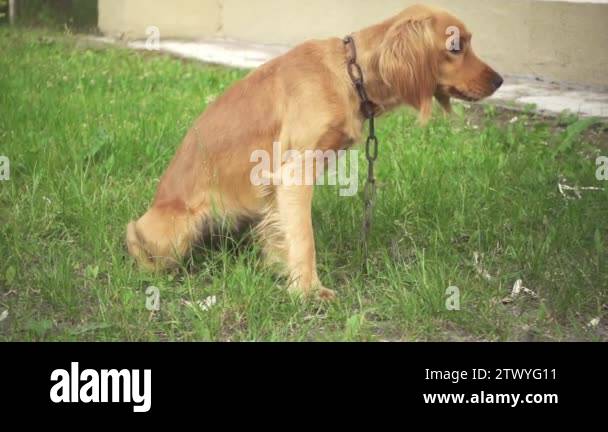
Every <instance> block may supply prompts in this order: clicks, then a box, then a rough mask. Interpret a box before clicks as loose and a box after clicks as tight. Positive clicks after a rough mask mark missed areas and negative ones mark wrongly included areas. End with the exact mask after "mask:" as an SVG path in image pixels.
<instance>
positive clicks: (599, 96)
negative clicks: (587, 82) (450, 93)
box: [95, 38, 608, 118]
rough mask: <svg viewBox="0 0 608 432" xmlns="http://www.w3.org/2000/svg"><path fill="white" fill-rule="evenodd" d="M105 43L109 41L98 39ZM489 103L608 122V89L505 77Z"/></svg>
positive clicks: (230, 52)
mask: <svg viewBox="0 0 608 432" xmlns="http://www.w3.org/2000/svg"><path fill="white" fill-rule="evenodd" d="M95 39H96V40H97V41H100V42H105V43H114V42H116V41H115V40H113V39H110V38H95ZM127 46H128V47H129V48H132V49H137V50H149V49H150V44H149V43H147V42H146V41H132V42H127ZM156 48H158V50H160V51H161V52H165V53H169V54H172V55H177V56H179V57H183V58H188V59H193V60H198V61H201V62H206V63H214V64H221V65H226V66H231V67H239V68H256V67H258V66H259V65H261V64H263V63H265V62H267V61H268V60H270V59H272V58H274V57H276V56H279V55H281V54H283V53H285V52H286V51H288V50H289V47H288V46H283V45H264V44H254V43H247V42H241V41H235V40H229V39H209V40H201V41H179V40H162V41H160V43H159V44H158V46H157V47H156ZM489 101H491V102H492V103H495V104H497V105H501V106H507V107H509V108H515V109H530V107H531V106H533V109H535V110H537V111H539V112H542V113H544V114H547V115H557V114H560V113H562V112H563V111H566V110H567V111H570V112H571V113H573V114H578V115H581V116H594V117H602V118H608V88H594V87H591V86H590V87H584V86H580V85H574V84H567V83H557V82H547V81H542V80H540V79H538V78H534V77H516V76H505V84H504V85H503V86H502V87H501V88H500V90H499V91H498V92H496V94H494V95H493V96H492V97H491V98H490V99H489Z"/></svg>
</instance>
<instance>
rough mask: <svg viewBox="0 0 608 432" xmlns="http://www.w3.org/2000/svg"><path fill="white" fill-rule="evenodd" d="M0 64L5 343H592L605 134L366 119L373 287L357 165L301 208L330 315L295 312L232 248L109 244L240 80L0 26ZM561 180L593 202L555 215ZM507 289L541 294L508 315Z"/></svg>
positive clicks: (601, 306) (600, 334) (0, 268)
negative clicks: (138, 249) (373, 186)
mask: <svg viewBox="0 0 608 432" xmlns="http://www.w3.org/2000/svg"><path fill="white" fill-rule="evenodd" d="M0 52H1V53H2V55H1V56H0V155H4V156H7V157H8V158H9V159H10V179H9V180H7V181H2V182H0V221H1V226H0V256H1V257H2V258H1V259H0V313H2V312H8V315H6V313H5V314H4V316H6V318H5V319H3V320H2V321H1V322H0V339H1V340H52V341H58V340H62V341H65V340H103V341H106V340H152V341H156V340H172V341H185V340H222V341H226V340H230V341H241V340H248V341H249V340H272V341H277V340H290V341H301V340H321V341H330V340H340V341H342V340H348V341H352V340H408V341H411V340H606V339H608V327H607V326H606V319H608V310H607V304H608V182H602V181H599V180H597V179H596V176H595V173H596V164H595V159H596V157H597V156H598V155H599V154H604V155H608V146H607V145H606V139H605V137H606V136H608V133H607V131H608V128H607V126H606V124H603V123H598V122H597V121H595V120H593V119H591V120H589V119H578V118H576V117H575V116H572V115H562V116H560V117H559V118H544V117H541V116H539V115H537V114H534V112H533V111H532V110H528V111H527V112H510V111H505V110H502V109H498V108H496V107H494V106H491V105H472V106H470V105H462V104H460V105H457V106H456V112H455V114H454V115H453V116H451V117H450V118H447V119H446V118H444V117H442V116H441V115H436V116H435V118H434V119H433V120H432V121H431V123H430V124H429V125H428V126H427V127H425V128H422V127H420V126H418V125H417V123H416V117H415V114H414V113H413V112H412V111H410V110H401V111H398V112H395V113H393V114H392V115H389V116H387V117H385V118H383V119H381V121H380V122H379V125H378V135H379V139H380V153H379V161H378V168H377V172H378V177H379V179H380V187H379V193H378V198H377V203H376V209H375V215H376V217H375V221H374V226H373V234H372V239H371V243H370V266H369V268H370V271H369V272H368V273H367V274H364V273H362V271H361V269H362V267H363V261H362V256H361V252H360V246H361V244H360V240H359V239H360V229H361V219H362V213H363V212H362V203H361V192H362V190H363V187H362V185H363V181H364V177H365V174H366V173H365V169H364V167H365V165H364V156H363V152H362V151H360V154H359V157H360V160H361V163H360V169H359V175H360V185H361V186H360V187H359V194H358V195H357V196H354V197H340V196H339V195H338V188H337V187H331V186H325V187H318V188H317V189H316V192H315V199H314V207H313V218H314V225H315V232H316V241H317V259H318V265H319V273H320V277H321V279H322V281H323V282H324V284H325V285H326V286H328V287H330V288H333V289H335V290H336V291H337V293H338V299H337V301H335V302H333V303H329V304H328V303H317V302H314V301H310V302H302V301H300V300H298V299H296V298H292V297H290V296H289V294H287V292H286V291H285V290H284V281H282V280H281V279H277V278H276V277H275V276H274V275H273V273H272V272H270V271H269V270H266V269H265V268H264V267H263V266H262V260H261V257H260V252H259V248H258V246H257V245H256V244H255V242H251V241H249V236H247V235H245V236H244V237H233V236H226V237H225V238H223V239H222V241H221V242H220V245H219V246H218V247H216V248H215V249H205V248H204V247H202V246H199V247H197V248H196V249H195V251H194V252H193V253H192V255H191V256H189V257H188V259H187V260H186V261H185V262H184V265H183V267H182V268H181V269H180V270H178V271H176V272H173V273H170V274H168V273H165V274H146V273H141V272H140V271H139V270H137V268H136V267H135V266H134V265H133V262H132V260H131V258H130V257H129V256H128V254H127V253H126V248H125V245H124V230H125V224H126V223H127V222H128V221H129V220H131V219H133V218H134V217H136V216H139V215H141V214H142V212H143V211H144V210H145V209H146V207H147V206H148V205H149V204H150V202H151V199H152V197H153V194H154V191H155V186H156V184H157V182H158V178H159V176H160V175H161V174H162V172H163V170H164V169H165V167H166V166H167V163H168V161H169V160H170V158H171V157H172V155H173V154H174V152H175V149H176V147H177V146H178V145H179V143H180V140H181V138H182V137H183V135H184V134H185V132H186V131H187V129H188V128H189V126H190V124H191V123H192V121H193V120H194V118H195V117H196V116H197V115H198V114H199V113H200V112H201V111H202V110H203V109H204V108H205V106H206V105H207V104H208V103H209V102H211V101H212V100H213V99H214V98H215V97H217V95H219V94H221V93H222V91H224V90H225V89H226V88H227V87H228V86H229V85H230V84H231V83H232V82H234V81H235V80H237V79H239V78H241V77H242V76H244V74H245V73H246V71H240V70H234V69H227V68H221V67H216V66H205V65H201V64H197V63H191V62H185V61H182V60H178V59H173V58H170V57H167V56H161V55H153V54H141V53H140V54H138V53H133V52H131V51H127V50H124V49H119V48H107V47H106V48H99V47H93V46H90V45H89V44H87V43H84V42H83V41H82V40H81V39H79V38H77V37H74V36H70V35H63V34H60V33H52V32H45V31H32V30H30V31H24V30H15V29H12V30H9V29H7V28H0ZM235 127H238V124H235ZM560 181H561V182H562V183H566V184H568V185H571V186H576V185H578V186H595V187H603V188H604V189H605V190H604V191H583V192H582V194H581V195H582V196H581V198H580V199H579V198H576V196H575V195H574V194H571V195H572V197H573V199H567V198H566V197H564V196H562V194H561V193H560V191H559V190H558V183H559V182H560ZM336 221H339V223H336ZM518 279H520V280H522V281H523V285H524V286H525V287H527V288H529V289H530V290H532V291H533V292H534V293H535V294H537V296H536V297H535V296H533V295H530V294H528V293H522V294H521V295H519V296H517V297H515V298H514V299H509V300H511V301H504V300H505V298H508V297H509V296H510V293H511V290H512V288H513V285H514V283H515V282H516V281H517V280H518ZM150 286H154V287H157V288H158V289H159V290H160V309H159V310H158V311H149V310H148V309H147V308H146V300H147V296H146V289H147V288H148V287H150ZM448 287H458V290H459V292H460V310H448V309H447V308H446V299H447V298H448V297H447V294H446V290H448ZM449 292H452V291H449ZM214 297H215V300H216V302H215V304H213V302H210V300H209V299H212V298H214ZM207 305H210V307H207ZM596 318H600V321H599V324H597V325H596V326H593V325H591V326H590V325H588V324H589V323H590V322H591V321H592V320H593V319H596Z"/></svg>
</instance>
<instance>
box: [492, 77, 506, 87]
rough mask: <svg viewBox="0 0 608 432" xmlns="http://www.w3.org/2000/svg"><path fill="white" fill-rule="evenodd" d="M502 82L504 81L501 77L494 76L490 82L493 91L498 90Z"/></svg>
mask: <svg viewBox="0 0 608 432" xmlns="http://www.w3.org/2000/svg"><path fill="white" fill-rule="evenodd" d="M503 82H505V81H504V80H503V79H502V77H501V76H500V75H498V74H496V76H495V77H494V79H493V80H492V85H493V86H494V90H498V89H499V88H500V86H501V85H502V83H503Z"/></svg>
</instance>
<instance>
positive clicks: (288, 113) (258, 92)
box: [126, 5, 503, 299]
mask: <svg viewBox="0 0 608 432" xmlns="http://www.w3.org/2000/svg"><path fill="white" fill-rule="evenodd" d="M351 37H352V45H354V46H355V47H356V52H357V63H358V65H359V66H360V69H361V74H362V77H361V78H362V79H363V85H364V88H365V91H366V94H367V96H368V98H369V100H370V101H371V103H372V104H373V109H374V114H375V115H376V116H377V115H382V114H384V113H386V112H389V111H391V110H393V109H395V108H396V107H398V106H401V105H409V106H411V107H413V108H415V109H416V110H418V111H419V118H420V122H421V123H422V124H424V123H426V122H427V120H428V119H429V117H430V116H431V113H432V107H433V100H434V99H436V100H437V101H438V102H439V104H440V105H441V107H442V108H443V109H444V110H445V111H446V112H448V113H449V112H450V111H451V105H450V98H457V99H463V100H467V101H478V100H481V99H483V98H485V97H487V96H490V95H491V94H493V93H494V92H495V91H496V90H497V89H498V88H499V87H500V86H501V85H502V82H503V79H502V77H501V76H500V75H499V74H498V73H496V72H495V71H494V70H493V69H492V68H491V67H489V66H488V65H487V64H485V63H484V62H482V61H481V60H480V59H479V58H478V57H477V56H476V55H475V53H474V52H473V48H472V46H471V33H470V32H469V31H468V29H467V28H466V26H465V25H464V24H463V23H462V22H461V21H460V20H459V19H457V18H456V17H454V16H453V15H451V14H450V13H448V12H446V11H444V10H442V9H438V8H434V7H428V6H423V5H416V6H412V7H409V8H407V9H405V10H404V11H402V12H401V13H399V14H398V15H396V16H394V17H392V18H390V19H388V20H386V21H384V22H381V23H379V24H377V25H373V26H371V27H368V28H365V29H363V30H361V31H358V32H355V33H353V34H352V35H351ZM450 38H451V39H450ZM350 50H352V47H350V48H349V47H348V46H347V44H346V43H345V42H344V40H342V39H339V38H331V39H327V40H314V41H309V42H305V43H303V44H301V45H299V46H297V47H295V48H293V49H292V50H290V51H288V52H287V53H285V54H284V55H282V56H280V57H277V58H275V59H273V60H271V61H269V62H267V63H265V64H263V65H262V66H260V67H259V68H258V69H256V70H254V71H253V72H251V73H250V74H249V75H248V76H246V77H245V78H244V79H242V80H241V81H238V82H237V83H235V84H234V85H233V86H232V87H231V88H230V89H229V90H227V91H226V92H225V93H224V94H223V95H222V96H220V97H219V98H218V99H217V100H215V101H214V102H213V103H212V104H211V105H209V106H208V108H207V109H206V110H205V111H204V113H203V114H201V116H200V117H199V118H198V119H197V120H196V121H195V123H194V125H193V126H192V128H191V129H190V130H189V131H188V132H187V134H186V136H185V138H184V140H183V142H182V144H181V146H180V147H179V149H178V150H177V153H176V154H175V156H174V158H173V160H172V161H171V163H170V164H169V167H168V168H167V170H166V171H165V173H164V175H163V176H162V178H161V180H160V183H159V185H158V188H157V191H156V196H155V198H154V201H153V204H152V206H151V208H150V209H149V210H148V211H147V212H146V213H145V214H144V215H143V216H142V217H141V218H140V219H139V220H137V221H135V222H130V223H129V224H128V226H127V236H126V241H127V247H128V250H129V253H130V254H131V255H132V256H133V257H134V258H135V259H136V260H137V262H138V263H139V265H140V266H141V267H142V268H144V269H149V270H153V271H157V270H162V269H166V268H170V267H172V266H176V265H178V264H179V262H180V259H182V258H183V257H184V256H185V255H186V254H187V253H188V252H189V251H190V249H191V247H192V245H193V243H194V242H195V241H197V240H198V239H199V238H200V236H201V234H202V233H203V232H208V231H209V230H211V229H212V228H213V226H214V225H216V224H217V223H218V221H223V220H232V221H238V220H241V219H248V220H255V221H256V223H257V227H256V228H255V230H254V232H256V233H258V235H259V238H260V240H261V242H262V245H263V250H264V255H265V256H266V257H267V258H268V260H269V262H271V263H279V264H281V265H282V266H281V268H282V269H283V270H284V272H285V274H286V275H287V277H288V290H289V291H290V292H292V293H296V294H298V295H302V296H310V295H315V296H317V297H319V298H321V299H332V298H334V296H335V292H334V291H332V290H330V289H328V288H325V287H324V286H323V285H322V284H321V281H320V279H319V276H318V274H317V268H316V258H315V242H314V233H313V224H312V220H311V205H312V199H313V185H293V184H291V185H288V184H282V183H279V184H271V185H266V184H265V185H255V184H253V183H252V182H251V178H250V173H251V170H252V168H253V163H252V161H251V158H250V155H251V154H252V152H254V151H256V150H263V151H267V152H269V153H270V154H272V151H273V144H274V143H276V142H278V143H280V146H281V147H280V148H281V150H283V152H285V151H287V150H296V151H300V152H304V151H306V150H322V151H327V150H334V151H337V150H340V149H347V148H349V147H351V146H352V145H353V144H355V143H357V142H359V141H360V139H361V136H362V129H363V125H364V122H365V120H366V116H365V115H364V113H362V111H361V100H360V95H359V93H358V92H357V90H356V88H355V86H354V85H353V80H352V77H351V76H350V74H349V71H348V61H349V56H351V55H352V54H349V51H350ZM322 169H323V167H319V166H316V167H315V174H317V175H318V174H319V173H320V172H322Z"/></svg>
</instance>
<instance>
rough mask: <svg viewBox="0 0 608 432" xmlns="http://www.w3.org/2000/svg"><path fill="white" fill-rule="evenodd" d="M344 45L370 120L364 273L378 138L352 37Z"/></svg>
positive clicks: (371, 104)
mask: <svg viewBox="0 0 608 432" xmlns="http://www.w3.org/2000/svg"><path fill="white" fill-rule="evenodd" d="M344 45H345V46H346V47H347V49H348V47H349V46H350V49H351V55H350V56H349V57H348V75H349V76H350V79H351V80H352V81H353V85H354V86H355V89H356V90H357V93H358V94H359V99H361V114H363V116H364V117H365V118H366V119H368V120H369V134H368V137H367V141H366V142H365V157H366V159H367V182H366V184H365V189H364V191H363V206H364V214H363V229H362V232H361V234H362V239H361V240H362V243H363V255H364V271H365V272H367V270H368V239H369V234H370V232H371V228H372V218H373V215H374V203H375V200H376V177H375V174H374V162H375V161H376V159H378V138H377V137H376V126H375V105H374V103H373V102H372V101H370V100H369V98H368V97H367V92H366V91H365V85H364V83H363V71H362V70H361V66H359V64H358V63H357V48H356V46H355V42H354V40H353V38H352V36H347V37H345V38H344Z"/></svg>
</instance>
